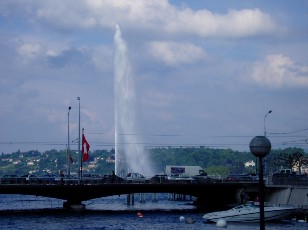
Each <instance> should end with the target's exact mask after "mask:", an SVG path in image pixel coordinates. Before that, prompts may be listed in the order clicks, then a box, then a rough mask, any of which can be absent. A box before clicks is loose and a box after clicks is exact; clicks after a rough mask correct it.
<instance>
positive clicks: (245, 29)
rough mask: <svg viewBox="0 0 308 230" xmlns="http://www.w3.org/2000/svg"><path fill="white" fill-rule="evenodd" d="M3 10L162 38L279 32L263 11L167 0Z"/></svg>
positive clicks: (61, 25)
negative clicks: (214, 9) (195, 7)
mask: <svg viewBox="0 0 308 230" xmlns="http://www.w3.org/2000/svg"><path fill="white" fill-rule="evenodd" d="M2 8H3V10H2V11H0V14H2V15H5V16H7V15H9V14H12V15H14V14H18V15H19V16H20V15H23V16H24V17H25V18H26V20H28V21H30V22H36V23H43V24H48V25H49V26H53V27H54V28H58V29H61V30H63V29H65V30H68V29H76V28H94V27H104V28H113V27H114V25H115V24H120V25H122V26H124V27H126V28H130V29H131V30H139V29H142V30H150V31H151V32H152V34H153V32H156V34H160V35H161V34H162V32H164V33H167V34H189V35H193V36H200V37H208V36H219V37H246V36H256V35H259V34H264V33H275V29H276V25H275V22H274V21H273V20H272V18H271V17H270V16H269V15H268V14H266V13H265V12H262V11H261V10H260V9H239V10H236V9H230V10H229V11H228V12H227V13H225V14H217V13H214V12H211V11H209V10H206V9H201V10H192V9H191V8H188V7H186V8H185V7H183V6H182V7H181V8H178V7H176V6H174V5H171V4H170V3H169V1H167V0H151V1H144V0H134V1H128V0H117V1H110V0H88V1H83V0H82V1H81V0H79V1H78V0H75V1H68V0H67V1H43V0H42V1H24V2H20V1H9V2H8V3H3V4H2ZM25 9H26V10H25ZM8 12H10V13H8Z"/></svg>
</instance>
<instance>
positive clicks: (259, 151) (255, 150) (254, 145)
mask: <svg viewBox="0 0 308 230" xmlns="http://www.w3.org/2000/svg"><path fill="white" fill-rule="evenodd" d="M249 148H250V152H251V153H252V154H253V155H254V156H256V157H258V158H259V201H260V230H264V229H265V223H264V183H263V165H262V158H263V157H266V156H267V155H268V154H269V152H270V151H271V148H272V145H271V142H270V141H269V139H267V138H266V137H265V136H256V137H254V138H253V139H252V140H251V141H250V144H249Z"/></svg>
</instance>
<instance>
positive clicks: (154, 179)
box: [150, 174, 168, 183]
mask: <svg viewBox="0 0 308 230" xmlns="http://www.w3.org/2000/svg"><path fill="white" fill-rule="evenodd" d="M167 180H168V176H167V175H166V174H163V175H155V176H153V177H152V178H151V179H150V182H152V183H164V182H166V181H167Z"/></svg>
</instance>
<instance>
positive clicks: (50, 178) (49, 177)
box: [39, 174, 57, 184]
mask: <svg viewBox="0 0 308 230" xmlns="http://www.w3.org/2000/svg"><path fill="white" fill-rule="evenodd" d="M56 178H57V176H56V175H55V174H45V175H43V176H41V177H39V182H40V183H42V184H55V183H56Z"/></svg>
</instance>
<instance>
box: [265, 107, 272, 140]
mask: <svg viewBox="0 0 308 230" xmlns="http://www.w3.org/2000/svg"><path fill="white" fill-rule="evenodd" d="M270 113H272V110H270V111H268V112H267V113H266V114H265V116H264V136H265V137H266V126H265V120H266V117H267V115H269V114H270Z"/></svg>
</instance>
